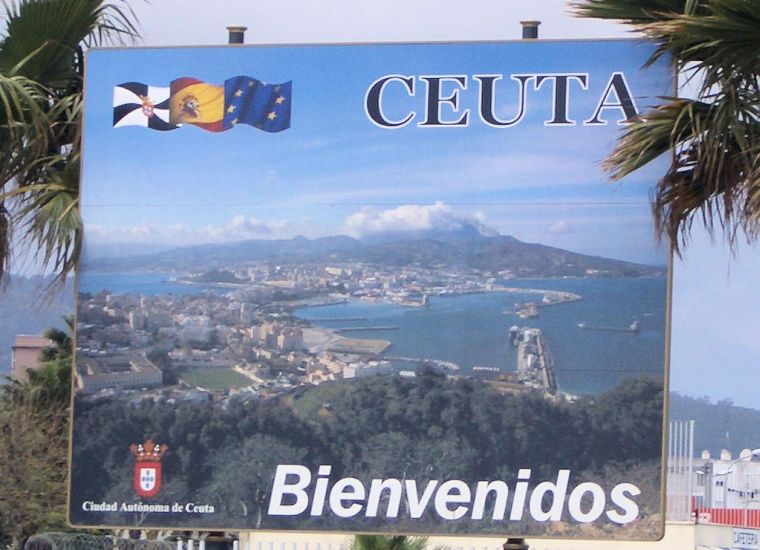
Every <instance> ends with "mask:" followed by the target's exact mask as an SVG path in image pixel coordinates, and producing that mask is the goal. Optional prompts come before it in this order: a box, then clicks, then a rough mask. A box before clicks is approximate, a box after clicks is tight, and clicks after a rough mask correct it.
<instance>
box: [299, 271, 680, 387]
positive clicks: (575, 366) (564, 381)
mask: <svg viewBox="0 0 760 550" xmlns="http://www.w3.org/2000/svg"><path fill="white" fill-rule="evenodd" d="M501 282H502V284H504V285H505V286H510V287H519V288H526V289H544V290H558V291H567V292H573V293H576V294H579V295H581V296H582V300H579V301H576V302H569V303H563V304H558V305H553V306H548V307H542V308H540V309H539V312H540V313H539V315H538V316H537V317H534V318H529V319H520V318H518V317H517V316H516V315H515V314H514V304H515V303H516V302H523V301H540V298H541V295H540V294H538V295H537V294H534V293H520V292H514V293H513V292H509V293H507V292H491V293H484V294H468V295H461V296H434V297H431V298H430V303H429V306H428V307H402V306H396V305H392V304H384V303H367V302H361V301H352V302H349V303H347V304H339V305H333V306H326V307H318V308H303V309H300V310H298V311H296V314H297V315H298V316H299V317H301V318H303V319H306V320H308V321H311V322H312V323H314V324H316V325H319V326H323V327H325V328H343V327H347V328H356V327H362V328H370V327H383V326H386V327H387V326H392V327H398V328H397V329H396V330H376V331H373V330H362V331H357V332H353V331H352V332H347V333H345V336H347V337H357V338H380V339H385V340H389V341H390V342H391V343H392V346H391V348H390V349H389V350H388V351H387V352H386V355H390V356H405V357H415V358H420V359H422V358H431V359H439V360H445V361H453V362H455V363H457V364H458V365H460V367H461V368H462V371H461V372H462V373H463V374H464V373H468V372H472V369H473V367H476V366H485V367H492V368H493V367H495V368H498V369H500V370H501V371H502V372H504V373H508V372H512V371H514V370H516V368H517V351H516V348H515V347H513V346H511V345H510V344H509V342H508V330H509V327H511V326H513V325H516V326H518V327H528V326H529V327H536V328H540V329H542V331H543V332H544V335H545V337H546V341H547V342H548V345H549V349H550V351H551V354H552V356H553V358H554V369H555V374H556V378H557V385H558V387H559V389H560V390H561V391H563V392H566V393H571V394H598V393H601V392H603V391H606V390H608V389H610V388H612V387H614V386H616V385H617V384H618V383H619V382H620V381H621V380H622V379H623V378H626V377H631V376H636V375H641V374H646V375H654V376H658V377H662V376H663V373H664V359H665V319H666V295H667V279H666V278H665V277H642V278H610V279H602V278H588V279H535V280H527V279H524V280H509V281H501ZM341 318H342V319H354V320H349V321H340V320H338V321H334V320H331V319H341ZM360 318H364V319H361V320H360ZM634 320H636V321H638V322H639V324H640V331H639V332H629V331H625V330H622V329H625V328H627V327H628V326H629V325H630V324H631V323H632V322H633V321H634ZM581 323H585V324H586V325H588V326H593V327H605V328H613V329H621V330H619V331H617V330H593V329H592V330H588V329H587V330H584V329H581V328H580V327H579V326H578V325H579V324H581Z"/></svg>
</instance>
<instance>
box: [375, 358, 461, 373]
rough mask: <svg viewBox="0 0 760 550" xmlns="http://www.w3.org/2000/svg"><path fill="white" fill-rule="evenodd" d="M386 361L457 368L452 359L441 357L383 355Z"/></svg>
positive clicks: (450, 368)
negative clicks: (447, 359)
mask: <svg viewBox="0 0 760 550" xmlns="http://www.w3.org/2000/svg"><path fill="white" fill-rule="evenodd" d="M383 359H385V360H386V361H404V362H405V363H416V364H418V365H433V366H436V367H440V368H442V369H446V370H459V368H460V367H459V365H457V364H456V363H454V362H452V361H443V360H442V359H430V358H423V359H420V358H419V357H387V356H386V357H383Z"/></svg>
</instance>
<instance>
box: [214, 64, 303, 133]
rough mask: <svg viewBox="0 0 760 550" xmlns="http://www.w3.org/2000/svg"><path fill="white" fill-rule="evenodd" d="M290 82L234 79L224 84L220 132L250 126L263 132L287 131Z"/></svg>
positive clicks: (244, 77) (246, 78)
mask: <svg viewBox="0 0 760 550" xmlns="http://www.w3.org/2000/svg"><path fill="white" fill-rule="evenodd" d="M292 88H293V83H292V81H289V82H285V83H284V84H265V83H264V82H261V81H259V80H256V79H255V78H251V77H250V76H236V77H233V78H229V79H227V80H226V81H225V82H224V123H223V125H224V129H225V130H227V129H229V128H232V127H233V126H235V125H236V124H250V125H251V126H254V127H256V128H258V129H259V130H264V131H265V132H281V131H282V130H287V129H288V128H290V102H291V97H292Z"/></svg>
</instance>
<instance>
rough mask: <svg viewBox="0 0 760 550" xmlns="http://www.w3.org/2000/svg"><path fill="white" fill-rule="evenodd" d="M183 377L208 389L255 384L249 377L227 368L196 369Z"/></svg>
mask: <svg viewBox="0 0 760 550" xmlns="http://www.w3.org/2000/svg"><path fill="white" fill-rule="evenodd" d="M181 378H182V381H183V382H185V383H186V384H188V385H190V386H197V387H200V388H204V389H207V390H228V389H233V388H244V387H246V386H250V385H251V384H253V382H252V381H251V380H250V379H249V378H247V377H245V376H243V375H242V374H240V373H238V372H235V371H234V370H232V369H227V368H200V369H194V370H192V371H190V372H187V373H185V374H183V375H182V376H181Z"/></svg>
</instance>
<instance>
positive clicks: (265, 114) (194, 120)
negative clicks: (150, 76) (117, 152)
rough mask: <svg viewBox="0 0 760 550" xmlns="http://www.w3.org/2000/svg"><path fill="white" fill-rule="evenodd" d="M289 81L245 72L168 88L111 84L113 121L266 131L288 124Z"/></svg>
mask: <svg viewBox="0 0 760 550" xmlns="http://www.w3.org/2000/svg"><path fill="white" fill-rule="evenodd" d="M292 89H293V85H292V82H285V83H283V84H266V83H264V82H261V81H259V80H256V79H255V78H251V77H249V76H236V77H233V78H229V79H227V80H226V81H225V82H224V85H223V86H217V85H215V84H209V83H207V82H204V81H202V80H198V79H197V78H192V77H182V78H177V79H176V80H173V81H172V82H171V83H170V85H169V87H167V88H161V87H156V86H148V85H146V84H140V83H138V82H126V83H124V84H119V85H118V86H115V87H114V93H113V125H114V127H115V128H119V127H122V126H143V127H147V128H152V129H154V130H174V129H175V128H179V127H180V126H182V125H185V124H192V125H194V126H197V127H198V128H202V129H204V130H208V131H210V132H223V131H225V130H229V129H230V128H234V127H235V126H236V125H238V124H248V125H250V126H253V127H255V128H258V129H259V130H263V131H265V132H281V131H282V130H287V129H288V128H290V103H291V98H292Z"/></svg>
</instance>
